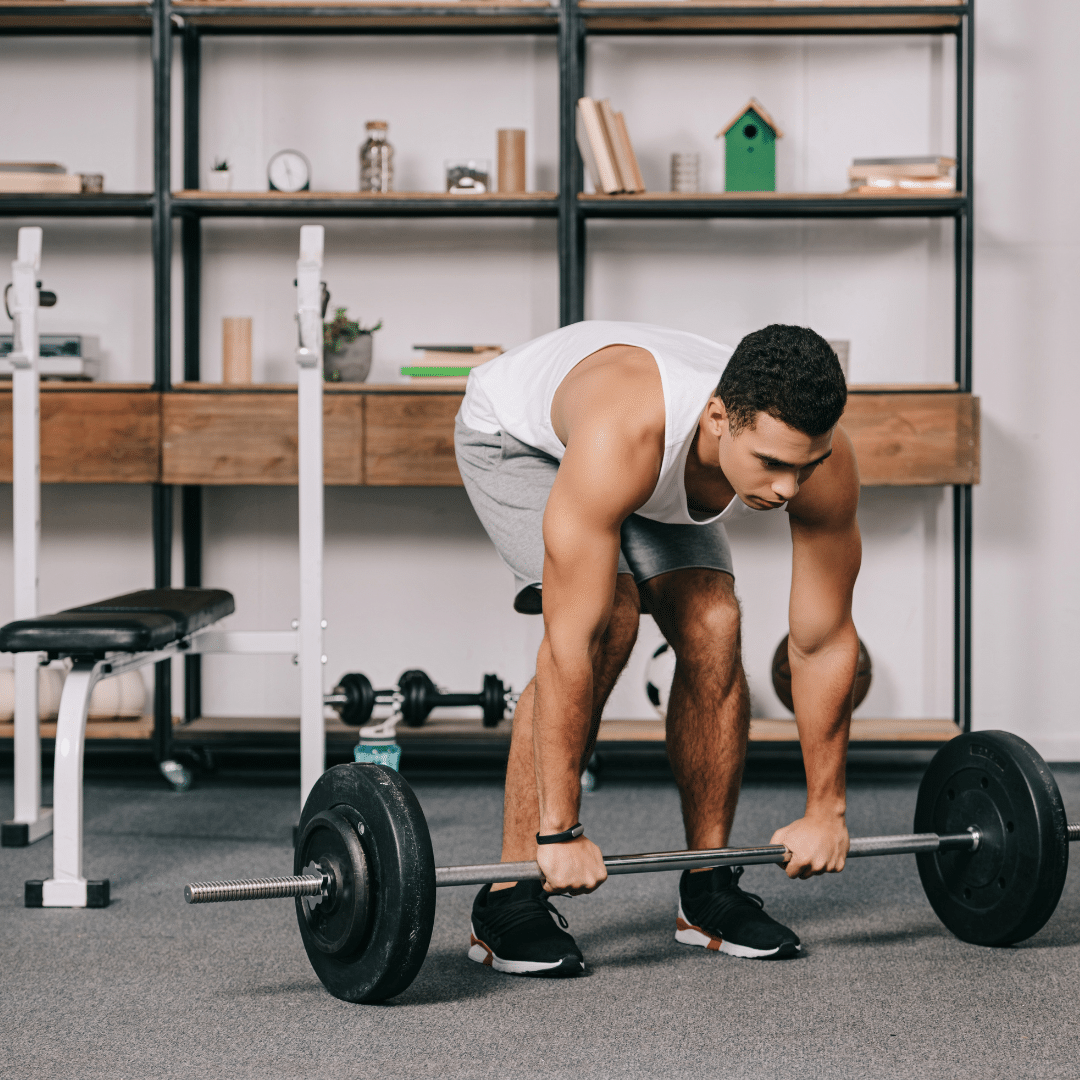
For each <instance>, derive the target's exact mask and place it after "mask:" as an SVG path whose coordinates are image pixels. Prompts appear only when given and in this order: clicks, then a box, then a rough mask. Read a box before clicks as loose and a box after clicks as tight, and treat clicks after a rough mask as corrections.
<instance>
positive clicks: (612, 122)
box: [599, 98, 645, 192]
mask: <svg viewBox="0 0 1080 1080" xmlns="http://www.w3.org/2000/svg"><path fill="white" fill-rule="evenodd" d="M599 106H600V118H601V120H603V123H604V130H605V132H606V134H607V137H608V144H609V145H610V146H611V149H612V152H613V155H614V158H615V164H616V167H617V169H618V173H619V180H620V182H621V187H622V190H623V191H628V192H638V191H644V190H645V181H644V180H643V179H642V178H641V170H640V169H639V168H638V163H637V158H636V157H635V156H634V147H633V146H632V145H631V143H630V133H629V132H628V131H627V130H626V121H625V120H624V119H623V114H622V113H617V112H615V110H614V109H612V107H611V102H610V101H608V99H607V98H604V100H603V101H601V102H599Z"/></svg>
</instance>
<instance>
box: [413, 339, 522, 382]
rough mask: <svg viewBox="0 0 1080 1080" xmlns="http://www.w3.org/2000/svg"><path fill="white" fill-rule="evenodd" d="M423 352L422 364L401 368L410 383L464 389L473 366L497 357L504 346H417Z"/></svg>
mask: <svg viewBox="0 0 1080 1080" xmlns="http://www.w3.org/2000/svg"><path fill="white" fill-rule="evenodd" d="M413 348H414V349H416V350H417V351H419V352H422V353H423V354H424V355H423V357H422V358H421V360H420V363H419V364H413V365H410V366H407V367H403V368H402V369H401V374H402V375H408V376H409V382H414V383H427V384H428V385H436V386H443V387H450V388H453V387H458V388H459V389H464V387H465V384H466V382H468V380H469V372H470V371H472V369H473V368H475V367H479V366H480V365H481V364H486V363H487V362H488V361H489V360H494V359H495V357H496V356H498V355H499V354H500V353H501V352H502V346H501V345H414V346H413Z"/></svg>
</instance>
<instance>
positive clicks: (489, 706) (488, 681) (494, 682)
mask: <svg viewBox="0 0 1080 1080" xmlns="http://www.w3.org/2000/svg"><path fill="white" fill-rule="evenodd" d="M480 697H481V704H482V705H483V709H484V727H498V726H499V721H500V720H502V718H503V717H504V716H505V715H506V687H505V686H503V681H502V679H500V678H499V676H498V675H485V676H484V689H483V690H481V691H480Z"/></svg>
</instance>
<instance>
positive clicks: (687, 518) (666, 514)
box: [458, 321, 758, 525]
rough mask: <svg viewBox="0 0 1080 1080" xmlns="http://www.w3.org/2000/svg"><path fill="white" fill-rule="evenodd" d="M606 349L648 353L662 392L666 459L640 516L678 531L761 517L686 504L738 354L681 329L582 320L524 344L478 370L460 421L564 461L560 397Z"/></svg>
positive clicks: (741, 508)
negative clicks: (701, 447) (704, 428)
mask: <svg viewBox="0 0 1080 1080" xmlns="http://www.w3.org/2000/svg"><path fill="white" fill-rule="evenodd" d="M608 345H632V346H635V347H637V348H640V349H646V350H648V351H649V352H650V353H651V354H652V356H653V358H654V359H655V360H656V366H657V367H658V368H659V370H660V382H661V385H662V387H663V391H664V459H663V462H662V464H661V466H660V476H659V478H658V479H657V481H656V487H655V488H654V489H653V492H652V494H651V495H650V496H649V499H648V501H647V502H646V503H645V505H644V506H641V507H639V508H638V509H637V511H635V512H636V513H638V514H640V515H641V516H642V517H646V518H650V519H651V520H653V521H664V522H669V523H671V524H673V525H707V524H709V523H711V522H714V521H722V520H728V519H730V518H731V517H733V516H734V515H735V514H737V513H740V512H746V513H756V512H758V511H755V510H754V509H753V508H751V507H748V506H747V505H746V504H745V503H744V502H743V501H742V500H741V499H739V498H737V497H736V498H734V499H732V500H731V502H730V503H729V504H728V505H727V506H726V507H725V508H724V510H723V511H722V512H721V513H719V514H714V515H713V516H712V517H707V518H706V517H695V516H694V515H692V514H691V513H690V510H689V508H688V507H687V505H686V486H685V470H686V457H687V454H688V453H689V452H690V447H691V446H692V445H693V442H694V435H695V434H696V432H697V429H698V421H699V420H700V419H701V413H702V410H703V409H704V408H705V403H706V402H707V401H708V400H709V398H710V397H711V396H712V394H713V392H714V391H715V390H716V385H717V383H719V381H720V376H721V375H722V374H723V371H724V368H725V367H726V366H727V362H728V360H729V359H730V357H731V352H732V350H731V349H729V348H728V347H727V346H726V345H718V344H717V343H716V342H715V341H710V340H709V339H708V338H703V337H699V336H698V335H697V334H688V333H686V332H685V331H682V330H667V329H665V328H664V327H661V326H649V325H647V324H645V323H625V322H600V321H595V322H579V323H573V324H572V325H570V326H564V327H563V328H562V329H560V330H555V331H553V332H552V333H550V334H545V335H544V336H543V337H540V338H537V339H536V340H535V341H529V342H526V343H525V344H524V345H519V346H518V347H517V348H515V349H511V350H510V351H509V352H506V353H503V354H502V356H499V357H497V358H496V359H495V360H490V361H488V363H486V364H483V365H481V366H480V367H478V368H475V369H474V370H473V372H472V374H471V375H470V376H469V382H468V385H467V387H466V390H465V400H464V401H463V402H462V404H461V409H460V411H459V413H458V417H459V419H460V420H461V422H462V423H463V424H465V425H466V426H467V427H470V428H472V429H473V430H474V431H482V432H484V433H485V434H488V435H495V434H497V433H498V432H501V431H502V432H506V434H508V435H512V436H513V437H514V438H515V439H517V440H518V441H519V442H523V443H525V444H526V445H527V446H535V447H536V448H537V449H538V450H543V451H544V453H546V454H550V455H551V456H552V457H553V458H555V459H556V460H557V461H562V457H563V454H564V453H565V452H566V447H565V446H563V444H562V442H561V441H560V439H559V437H558V435H556V434H555V429H554V428H553V427H552V426H551V403H552V400H553V399H554V397H555V391H556V390H558V388H559V385H560V384H561V383H562V381H563V379H565V378H566V376H567V375H568V374H569V372H570V371H571V369H573V368H574V367H576V366H577V365H578V364H579V363H581V361H582V360H584V359H585V357H587V356H591V355H592V354H593V353H594V352H596V351H597V350H598V349H603V348H605V347H606V346H608Z"/></svg>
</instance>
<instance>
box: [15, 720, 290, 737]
mask: <svg viewBox="0 0 1080 1080" xmlns="http://www.w3.org/2000/svg"><path fill="white" fill-rule="evenodd" d="M297 730H299V728H298V729H297ZM14 737H15V724H14V723H13V722H12V721H10V720H8V721H6V722H5V723H0V740H3V739H14ZM41 737H42V738H43V739H55V738H56V721H55V720H44V721H42V723H41ZM86 737H87V739H94V740H100V739H115V740H120V739H135V740H149V739H152V738H153V737H154V718H153V717H152V716H142V717H140V718H139V719H138V720H89V721H87V724H86Z"/></svg>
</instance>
